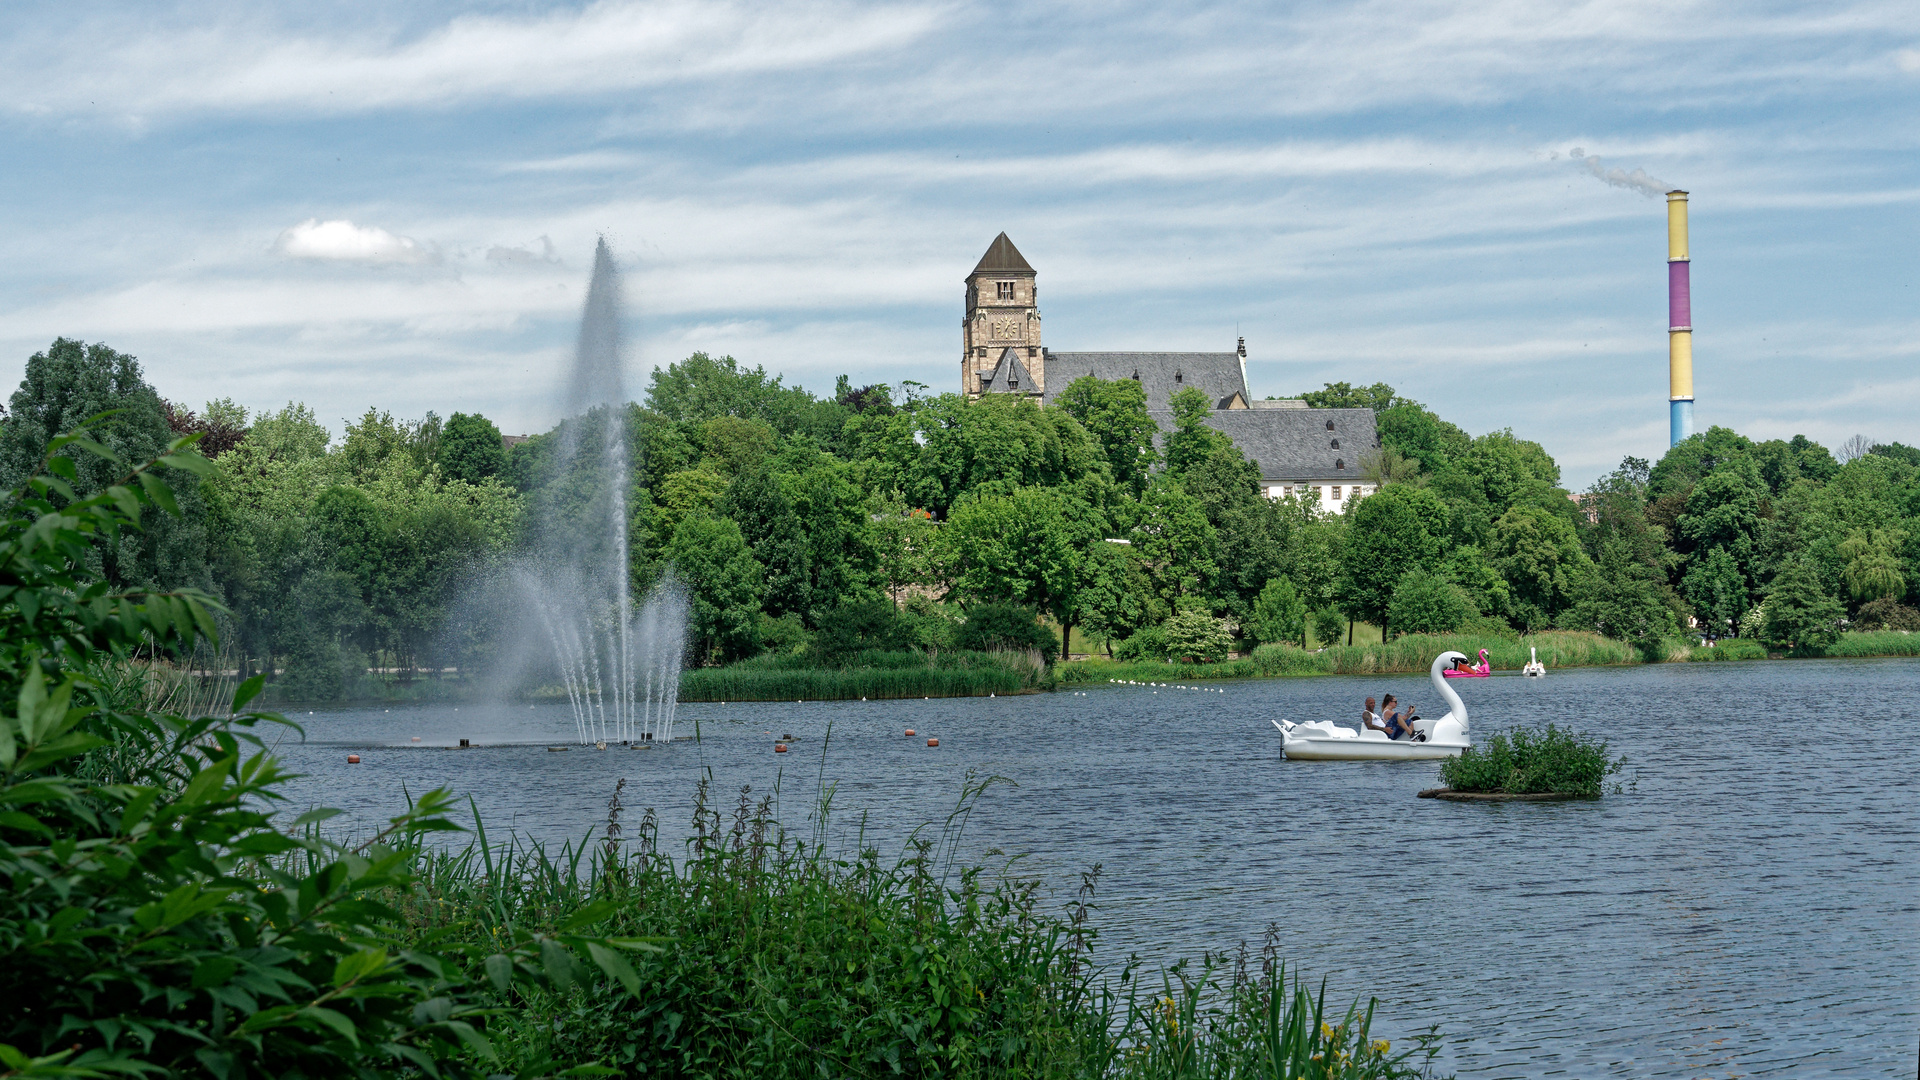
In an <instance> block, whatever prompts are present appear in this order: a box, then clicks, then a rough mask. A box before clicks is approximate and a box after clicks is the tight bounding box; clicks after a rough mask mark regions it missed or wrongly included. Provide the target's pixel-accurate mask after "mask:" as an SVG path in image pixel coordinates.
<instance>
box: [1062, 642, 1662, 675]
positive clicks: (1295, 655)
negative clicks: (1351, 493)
mask: <svg viewBox="0 0 1920 1080" xmlns="http://www.w3.org/2000/svg"><path fill="white" fill-rule="evenodd" d="M1481 649H1486V650H1487V658H1488V661H1489V663H1491V664H1492V665H1493V667H1494V668H1495V669H1496V670H1515V671H1517V670H1519V669H1520V668H1521V667H1522V666H1524V665H1525V664H1526V662H1527V661H1528V660H1529V659H1530V658H1531V655H1532V654H1531V653H1530V652H1529V651H1528V650H1529V649H1537V650H1538V651H1539V656H1540V662H1541V663H1543V664H1545V665H1547V666H1548V667H1549V668H1555V667H1597V666H1602V665H1612V664H1637V663H1639V662H1640V654H1639V651H1638V650H1636V649H1635V648H1634V647H1633V646H1632V645H1629V644H1627V643H1626V642H1623V641H1613V640H1611V639H1609V638H1604V637H1601V636H1600V635H1598V634H1590V633H1582V632H1574V631H1552V632H1549V633H1542V634H1531V635H1527V636H1525V637H1521V638H1517V639H1516V638H1501V637H1468V636H1462V635H1450V634H1449V635H1428V634H1409V635H1407V636H1405V637H1398V638H1395V639H1393V640H1392V641H1389V642H1387V643H1385V644H1377V643H1376V644H1373V645H1333V646H1329V647H1327V648H1325V649H1321V650H1318V651H1315V652H1308V651H1307V650H1305V649H1300V648H1296V647H1294V646H1292V645H1262V646H1260V647H1259V648H1257V649H1255V650H1254V651H1253V655H1252V656H1251V657H1247V658H1244V659H1240V660H1228V661H1225V662H1223V663H1218V664H1187V663H1156V662H1152V661H1140V662H1133V663H1107V662H1103V661H1080V662H1076V663H1072V664H1060V665H1056V666H1055V673H1056V675H1057V677H1058V678H1059V679H1060V681H1062V682H1069V683H1088V682H1105V681H1106V680H1108V679H1123V680H1132V681H1137V682H1165V681H1168V680H1182V681H1185V680H1192V679H1250V678H1263V677H1274V676H1287V675H1387V674H1415V673H1419V672H1424V671H1426V670H1427V669H1428V668H1429V667H1430V666H1431V665H1432V664H1433V658H1434V657H1436V656H1438V655H1440V654H1441V653H1443V652H1447V651H1449V650H1451V651H1454V652H1460V653H1465V654H1466V655H1467V656H1469V657H1478V656H1479V653H1480V650H1481Z"/></svg>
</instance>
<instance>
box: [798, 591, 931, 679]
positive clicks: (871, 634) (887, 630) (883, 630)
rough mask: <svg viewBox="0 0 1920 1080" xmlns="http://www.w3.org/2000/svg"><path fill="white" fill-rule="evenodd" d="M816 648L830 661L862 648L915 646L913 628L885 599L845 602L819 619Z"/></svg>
mask: <svg viewBox="0 0 1920 1080" xmlns="http://www.w3.org/2000/svg"><path fill="white" fill-rule="evenodd" d="M819 626H820V630H819V633H817V634H816V635H815V636H814V639H813V647H814V649H815V650H817V651H818V652H819V654H820V656H821V658H822V659H824V660H825V661H826V662H827V663H829V664H833V663H838V662H839V661H840V660H841V658H843V657H845V656H847V655H848V654H849V653H855V652H859V651H861V650H863V649H888V650H894V649H908V648H912V647H913V644H914V641H913V627H912V626H910V625H908V624H907V621H906V620H905V619H902V618H901V617H900V613H899V612H898V611H896V610H894V607H893V605H892V604H889V603H887V602H886V601H885V600H869V601H860V602H855V603H851V604H842V605H840V606H839V607H837V608H833V609H832V610H830V611H828V612H826V613H825V614H823V615H821V616H820V618H819Z"/></svg>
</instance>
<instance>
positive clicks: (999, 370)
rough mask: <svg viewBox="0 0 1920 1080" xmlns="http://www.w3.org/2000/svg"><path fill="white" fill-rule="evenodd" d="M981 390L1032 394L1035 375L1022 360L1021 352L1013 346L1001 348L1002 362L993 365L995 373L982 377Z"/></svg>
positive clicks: (996, 392) (984, 392) (997, 392)
mask: <svg viewBox="0 0 1920 1080" xmlns="http://www.w3.org/2000/svg"><path fill="white" fill-rule="evenodd" d="M980 392H981V393H983V394H1031V393H1033V376H1032V375H1030V374H1028V373H1027V365H1025V364H1023V363H1021V362H1020V353H1019V351H1018V350H1016V349H1013V348H1006V349H1002V350H1000V362H999V363H997V364H995V365H994V366H993V373H992V374H990V375H982V376H981V377H980Z"/></svg>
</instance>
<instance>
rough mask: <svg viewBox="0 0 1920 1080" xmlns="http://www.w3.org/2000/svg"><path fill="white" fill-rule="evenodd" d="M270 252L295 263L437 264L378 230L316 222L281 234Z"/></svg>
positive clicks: (407, 241)
mask: <svg viewBox="0 0 1920 1080" xmlns="http://www.w3.org/2000/svg"><path fill="white" fill-rule="evenodd" d="M273 250H275V251H277V252H279V253H280V254H282V255H287V256H290V257H292V258H296V259H328V260H336V261H341V262H371V263H425V262H435V261H437V255H436V254H435V253H434V252H433V251H431V250H429V249H427V248H424V247H422V246H420V245H419V244H417V243H415V242H414V241H413V240H411V239H410V238H408V237H405V236H395V235H394V234H392V233H390V232H388V231H387V230H385V229H382V228H380V227H378V226H375V225H355V224H354V223H353V222H351V221H346V220H340V221H321V220H319V219H318V218H308V219H307V220H305V221H303V222H301V223H300V224H298V225H295V226H294V227H293V228H291V229H288V230H286V231H285V232H283V233H281V234H280V237H279V239H277V240H275V241H274V242H273Z"/></svg>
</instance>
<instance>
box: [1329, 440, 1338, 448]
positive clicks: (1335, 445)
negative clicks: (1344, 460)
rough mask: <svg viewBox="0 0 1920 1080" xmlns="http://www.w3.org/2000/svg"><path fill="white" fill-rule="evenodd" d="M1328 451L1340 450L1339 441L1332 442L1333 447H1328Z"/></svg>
mask: <svg viewBox="0 0 1920 1080" xmlns="http://www.w3.org/2000/svg"><path fill="white" fill-rule="evenodd" d="M1330 449H1333V450H1338V449H1340V440H1339V439H1335V440H1333V446H1332V447H1330Z"/></svg>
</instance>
